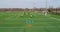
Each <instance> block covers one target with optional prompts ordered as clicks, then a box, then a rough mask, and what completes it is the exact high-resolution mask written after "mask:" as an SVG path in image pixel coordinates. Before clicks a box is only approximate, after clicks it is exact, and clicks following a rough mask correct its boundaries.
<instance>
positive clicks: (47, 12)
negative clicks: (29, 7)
mask: <svg viewBox="0 0 60 32" xmlns="http://www.w3.org/2000/svg"><path fill="white" fill-rule="evenodd" d="M47 13H48V10H47V0H46V11H45V16H46V15H47Z"/></svg>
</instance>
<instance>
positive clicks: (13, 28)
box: [0, 12, 60, 32]
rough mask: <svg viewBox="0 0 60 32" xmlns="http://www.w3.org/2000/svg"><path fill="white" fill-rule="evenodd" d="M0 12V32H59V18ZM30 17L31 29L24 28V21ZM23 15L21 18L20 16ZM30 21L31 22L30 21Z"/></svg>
mask: <svg viewBox="0 0 60 32" xmlns="http://www.w3.org/2000/svg"><path fill="white" fill-rule="evenodd" d="M26 13H28V14H26V15H24V14H23V12H0V32H60V20H59V19H60V18H59V17H60V16H58V15H52V14H48V15H47V16H44V15H41V13H35V12H26ZM31 14H32V15H33V16H32V18H31V19H32V20H33V21H34V22H33V23H32V28H26V27H25V26H26V24H25V21H26V19H29V18H30V15H31ZM21 15H23V16H21ZM32 20H31V21H32Z"/></svg>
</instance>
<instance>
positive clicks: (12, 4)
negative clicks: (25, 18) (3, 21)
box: [0, 0, 60, 8]
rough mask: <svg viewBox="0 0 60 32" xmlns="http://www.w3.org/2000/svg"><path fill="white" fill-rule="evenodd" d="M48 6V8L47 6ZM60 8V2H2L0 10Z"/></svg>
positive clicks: (21, 0)
mask: <svg viewBox="0 0 60 32" xmlns="http://www.w3.org/2000/svg"><path fill="white" fill-rule="evenodd" d="M46 4H47V6H46ZM33 7H37V8H45V7H60V0H47V1H46V0H0V8H33Z"/></svg>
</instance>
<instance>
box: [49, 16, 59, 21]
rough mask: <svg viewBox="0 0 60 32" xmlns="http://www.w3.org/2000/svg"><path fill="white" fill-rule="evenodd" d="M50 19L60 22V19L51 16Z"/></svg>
mask: <svg viewBox="0 0 60 32" xmlns="http://www.w3.org/2000/svg"><path fill="white" fill-rule="evenodd" d="M50 18H52V19H55V20H58V21H60V19H58V18H54V17H51V16H50Z"/></svg>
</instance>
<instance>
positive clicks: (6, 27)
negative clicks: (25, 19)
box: [0, 27, 24, 28]
mask: <svg viewBox="0 0 60 32" xmlns="http://www.w3.org/2000/svg"><path fill="white" fill-rule="evenodd" d="M0 28H24V27H0Z"/></svg>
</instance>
